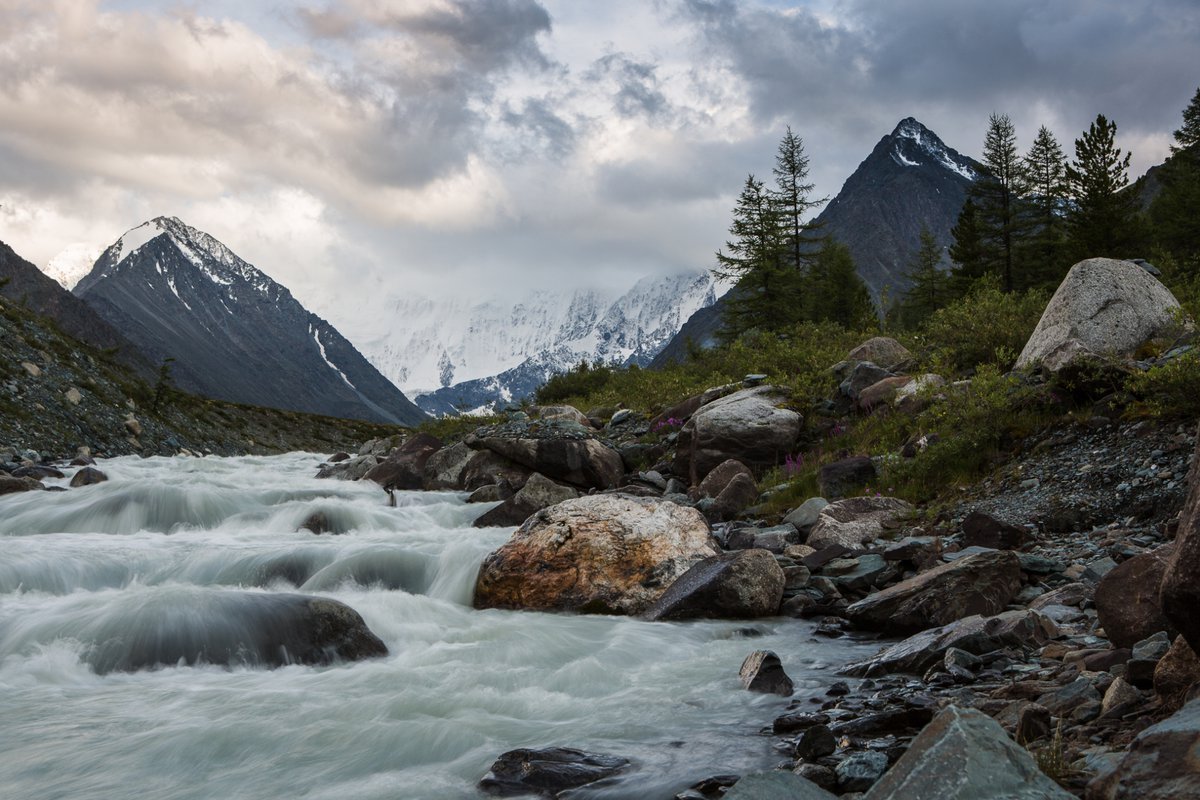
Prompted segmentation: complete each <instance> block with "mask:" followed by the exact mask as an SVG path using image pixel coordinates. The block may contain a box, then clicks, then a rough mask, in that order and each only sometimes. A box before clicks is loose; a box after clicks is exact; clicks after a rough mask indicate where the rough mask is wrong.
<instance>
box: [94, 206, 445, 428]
mask: <svg viewBox="0 0 1200 800" xmlns="http://www.w3.org/2000/svg"><path fill="white" fill-rule="evenodd" d="M74 291H75V294H76V295H77V296H78V297H80V298H82V299H83V300H84V301H86V302H87V304H88V305H89V306H90V307H91V308H92V309H94V310H95V311H96V312H97V313H99V314H100V316H102V317H103V318H104V319H106V320H107V321H108V322H109V323H110V324H112V325H113V326H114V327H116V328H117V329H118V330H120V331H121V332H122V333H124V335H125V336H127V337H128V338H129V339H130V340H132V341H133V342H134V343H135V344H136V345H137V346H138V347H139V348H140V349H141V350H142V351H143V352H144V353H145V354H146V355H147V356H148V357H149V358H151V359H152V360H153V361H154V362H155V363H159V362H160V361H162V360H163V359H166V358H173V359H175V362H174V364H173V373H172V374H173V377H174V379H175V382H176V384H177V385H178V386H179V387H180V388H182V389H185V390H187V391H192V392H196V393H199V394H203V395H207V396H210V397H216V398H219V399H223V400H231V401H234V402H240V403H252V404H255V405H264V406H271V407H275V408H286V409H291V410H294V411H305V412H310V413H315V414H326V415H330V416H337V417H346V418H352V419H367V420H375V421H380V422H393V423H400V424H408V425H411V424H416V423H418V422H420V421H421V420H422V419H424V414H423V413H422V412H421V411H420V410H419V409H418V408H417V407H416V406H415V405H413V404H412V403H411V402H410V401H409V400H408V398H406V397H405V396H404V394H403V393H401V392H400V390H398V389H397V388H396V387H395V386H393V385H392V384H391V383H390V382H388V380H387V379H386V378H384V377H383V376H382V375H380V374H379V372H378V370H376V369H375V368H374V367H372V366H371V365H370V364H369V363H368V362H367V360H366V359H365V358H363V356H362V355H361V354H360V353H359V352H358V351H357V350H356V349H355V348H354V346H353V345H352V344H350V342H348V341H347V340H346V339H345V338H344V337H343V336H342V335H341V334H340V333H338V331H337V330H335V329H334V328H333V326H331V325H330V324H329V323H328V322H326V321H325V320H323V319H321V318H320V317H318V316H317V315H315V314H312V313H310V312H309V311H307V310H306V309H305V308H304V307H303V306H301V305H300V303H299V302H298V301H297V300H296V299H295V298H294V297H292V294H291V292H289V291H288V290H287V289H286V288H284V287H283V286H281V285H279V284H278V283H276V282H275V281H273V280H271V279H270V278H269V277H267V276H266V275H265V274H263V273H262V272H261V271H259V270H258V269H256V268H255V267H253V266H251V265H250V264H248V263H246V262H245V261H243V260H242V259H241V258H239V257H238V256H237V255H235V254H234V253H233V252H232V251H231V250H229V248H227V247H226V246H225V245H223V244H222V243H220V242H219V241H217V240H216V239H214V238H213V237H211V236H209V235H208V234H206V233H203V232H201V231H198V230H196V229H194V228H191V227H189V226H187V225H185V224H184V223H182V222H180V221H179V220H178V219H175V218H173V217H158V218H156V219H154V220H151V221H149V222H146V223H144V224H142V225H139V226H138V227H136V228H133V229H132V230H130V231H128V232H127V233H126V234H125V235H124V236H122V237H121V238H120V239H118V240H117V241H116V242H115V243H114V244H113V245H112V246H111V247H109V248H108V249H107V250H105V251H104V253H103V254H102V255H101V256H100V258H99V260H97V261H96V264H95V266H94V267H93V268H92V271H91V272H90V273H88V275H87V276H86V277H85V278H83V280H81V281H80V282H79V284H78V285H77V286H76V287H75V290H74Z"/></svg>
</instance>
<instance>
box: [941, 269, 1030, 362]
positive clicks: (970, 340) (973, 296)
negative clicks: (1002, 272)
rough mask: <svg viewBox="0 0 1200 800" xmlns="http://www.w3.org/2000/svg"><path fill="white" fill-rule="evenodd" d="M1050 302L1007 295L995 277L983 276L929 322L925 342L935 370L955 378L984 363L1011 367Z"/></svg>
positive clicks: (1022, 295) (1020, 293) (1024, 294)
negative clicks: (968, 290) (961, 296)
mask: <svg viewBox="0 0 1200 800" xmlns="http://www.w3.org/2000/svg"><path fill="white" fill-rule="evenodd" d="M1048 300H1049V298H1048V297H1047V296H1046V294H1045V293H1044V292H1042V291H1039V290H1031V291H1028V292H1012V293H1008V294H1006V293H1004V292H1003V291H1001V290H1000V284H999V281H998V279H996V278H995V277H994V276H985V277H983V278H980V279H979V280H978V281H977V282H976V283H975V284H974V286H972V287H971V291H970V292H968V293H967V295H966V296H965V297H963V298H962V299H961V300H957V301H955V302H954V303H951V304H950V305H948V306H946V307H945V308H941V309H938V310H937V311H935V312H934V313H933V315H932V316H930V317H929V319H928V320H927V321H926V323H925V328H924V330H923V332H922V336H921V339H922V341H923V343H924V345H925V346H926V347H927V348H928V349H929V351H930V353H931V357H932V361H933V365H932V366H933V367H934V370H935V371H945V372H948V373H951V374H955V373H961V372H964V371H967V370H971V369H973V368H975V367H977V366H979V365H980V364H994V365H996V366H998V367H1000V368H1001V369H1005V370H1006V369H1009V368H1010V367H1012V364H1013V362H1014V361H1015V360H1016V357H1017V355H1018V354H1019V353H1020V352H1021V350H1022V348H1024V347H1025V342H1027V341H1028V340H1029V336H1030V334H1032V333H1033V329H1034V328H1036V327H1037V323H1038V320H1039V319H1041V317H1042V312H1043V311H1044V310H1045V309H1046V303H1047V301H1048Z"/></svg>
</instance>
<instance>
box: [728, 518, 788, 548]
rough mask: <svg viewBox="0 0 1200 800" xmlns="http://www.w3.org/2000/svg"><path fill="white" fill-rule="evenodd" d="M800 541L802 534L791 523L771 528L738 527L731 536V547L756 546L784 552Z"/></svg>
mask: <svg viewBox="0 0 1200 800" xmlns="http://www.w3.org/2000/svg"><path fill="white" fill-rule="evenodd" d="M799 541H800V534H799V533H798V532H797V531H796V529H795V528H793V527H792V526H791V525H775V526H773V527H770V528H750V527H747V528H738V529H737V530H736V531H734V532H733V534H732V535H731V536H730V537H729V549H730V550H747V549H752V548H756V549H759V550H770V551H771V552H772V553H779V554H782V553H783V551H784V550H786V549H787V548H788V547H791V546H793V545H795V544H797V543H799Z"/></svg>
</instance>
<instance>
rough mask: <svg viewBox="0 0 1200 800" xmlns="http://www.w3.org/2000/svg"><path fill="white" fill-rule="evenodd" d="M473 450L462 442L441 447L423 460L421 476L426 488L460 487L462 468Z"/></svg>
mask: <svg viewBox="0 0 1200 800" xmlns="http://www.w3.org/2000/svg"><path fill="white" fill-rule="evenodd" d="M473 455H475V451H474V450H472V449H471V448H469V447H467V446H466V445H465V444H464V443H462V442H455V443H454V444H452V445H450V446H448V447H443V448H442V449H441V450H438V451H437V452H436V453H433V454H432V455H430V456H429V458H428V460H426V462H425V468H424V470H423V477H424V480H425V488H426V489H434V490H438V489H462V488H463V480H462V475H463V470H464V469H466V466H467V463H468V462H469V461H470V460H471V456H473Z"/></svg>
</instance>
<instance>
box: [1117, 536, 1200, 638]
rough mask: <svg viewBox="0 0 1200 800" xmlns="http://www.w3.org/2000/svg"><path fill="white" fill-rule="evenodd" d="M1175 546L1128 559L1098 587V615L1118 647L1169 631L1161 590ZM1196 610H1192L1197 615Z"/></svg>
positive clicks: (1167, 546) (1193, 607)
mask: <svg viewBox="0 0 1200 800" xmlns="http://www.w3.org/2000/svg"><path fill="white" fill-rule="evenodd" d="M1174 552H1175V544H1174V543H1171V544H1165V545H1162V546H1161V547H1157V548H1155V549H1154V550H1151V551H1150V552H1149V553H1142V554H1141V555H1136V556H1134V557H1133V558H1130V559H1127V560H1125V561H1123V562H1121V563H1120V564H1118V565H1117V566H1116V567H1114V568H1113V569H1111V570H1109V571H1108V572H1107V573H1106V574H1105V575H1104V577H1103V578H1101V579H1100V582H1099V583H1098V584H1096V592H1095V595H1094V600H1095V603H1096V614H1097V616H1098V617H1099V619H1100V624H1101V626H1103V627H1104V634H1105V635H1106V636H1107V637H1108V640H1109V641H1110V642H1112V643H1113V645H1114V646H1115V647H1133V646H1134V645H1135V644H1137V643H1138V642H1140V641H1141V640H1143V639H1145V638H1147V637H1149V636H1153V635H1154V634H1156V633H1158V632H1159V631H1170V630H1171V623H1170V622H1169V621H1168V620H1167V617H1166V615H1165V614H1163V608H1162V603H1161V601H1160V599H1159V586H1160V584H1162V581H1163V576H1164V575H1165V574H1166V571H1167V565H1168V563H1169V562H1170V559H1171V555H1172V554H1173V553H1174ZM1194 609H1195V606H1192V611H1191V612H1190V613H1194Z"/></svg>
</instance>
